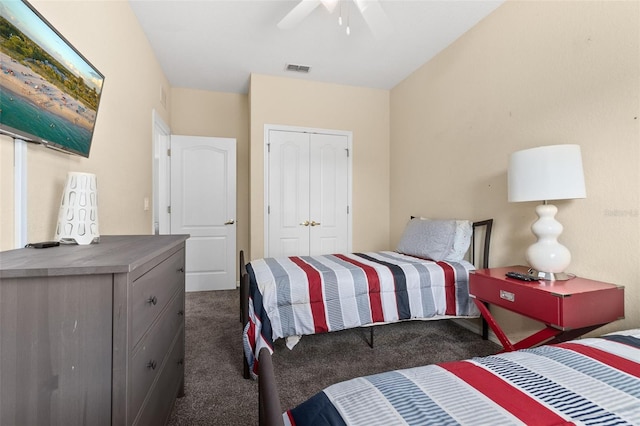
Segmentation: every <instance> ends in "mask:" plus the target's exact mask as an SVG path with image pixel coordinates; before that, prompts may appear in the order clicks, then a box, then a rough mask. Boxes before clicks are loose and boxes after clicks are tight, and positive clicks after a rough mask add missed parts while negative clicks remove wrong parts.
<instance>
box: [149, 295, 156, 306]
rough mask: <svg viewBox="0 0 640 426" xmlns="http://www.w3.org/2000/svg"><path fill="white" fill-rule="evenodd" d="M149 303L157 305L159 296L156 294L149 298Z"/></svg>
mask: <svg viewBox="0 0 640 426" xmlns="http://www.w3.org/2000/svg"><path fill="white" fill-rule="evenodd" d="M147 303H151V304H152V305H154V306H155V305H156V304H157V303H158V298H157V297H155V296H151V297H150V298H148V299H147Z"/></svg>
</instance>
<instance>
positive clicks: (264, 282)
mask: <svg viewBox="0 0 640 426" xmlns="http://www.w3.org/2000/svg"><path fill="white" fill-rule="evenodd" d="M472 269H474V266H473V265H472V264H471V263H469V262H467V261H464V260H463V261H461V262H434V261H431V260H425V259H421V258H417V257H413V256H408V255H404V254H400V253H397V252H391V251H384V252H371V253H352V254H334V255H322V256H296V257H283V258H266V259H258V260H254V261H252V262H250V263H249V264H247V273H248V274H249V279H250V285H249V321H248V323H247V324H246V326H245V328H244V335H243V344H244V352H245V356H246V358H247V362H248V364H249V368H250V370H251V372H252V373H253V374H257V372H258V362H257V354H258V353H259V351H260V349H261V348H263V347H266V348H268V349H269V351H270V352H273V342H274V341H275V340H276V339H278V338H286V337H289V336H300V335H308V334H317V333H325V332H329V331H338V330H344V329H348V328H355V327H361V326H366V325H370V324H376V323H389V322H397V321H402V320H410V319H439V318H447V317H477V316H479V312H478V310H477V308H476V306H475V304H474V303H473V301H472V300H471V299H470V297H469V289H468V280H469V271H470V270H472Z"/></svg>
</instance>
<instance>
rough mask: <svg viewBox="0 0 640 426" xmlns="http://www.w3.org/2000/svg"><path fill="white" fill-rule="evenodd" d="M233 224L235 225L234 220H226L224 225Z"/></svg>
mask: <svg viewBox="0 0 640 426" xmlns="http://www.w3.org/2000/svg"><path fill="white" fill-rule="evenodd" d="M234 223H236V221H235V220H228V221H226V222H225V223H224V224H225V225H233V224H234Z"/></svg>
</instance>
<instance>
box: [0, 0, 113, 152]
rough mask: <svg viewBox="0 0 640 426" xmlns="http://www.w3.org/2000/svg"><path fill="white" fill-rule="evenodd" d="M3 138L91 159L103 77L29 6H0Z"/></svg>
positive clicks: (11, 0) (14, 0)
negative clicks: (24, 141)
mask: <svg viewBox="0 0 640 426" xmlns="http://www.w3.org/2000/svg"><path fill="white" fill-rule="evenodd" d="M0 65H1V67H2V70H1V72H0V133H4V134H7V135H10V136H12V137H14V138H17V139H22V140H26V141H29V142H37V143H41V144H45V145H47V146H49V147H51V148H57V149H59V150H63V151H66V152H70V153H74V154H78V155H81V156H83V157H89V151H90V148H91V140H92V138H93V130H94V127H95V123H96V117H97V113H98V105H99V104H100V97H101V95H102V85H103V83H104V76H103V75H102V74H101V73H100V72H99V71H98V70H97V69H96V68H94V67H93V66H92V65H91V64H90V63H89V61H88V60H87V59H86V58H84V57H83V56H82V55H81V54H80V52H78V51H77V50H76V49H75V48H74V47H73V46H72V45H71V44H70V43H69V42H68V41H67V40H66V39H65V38H64V37H63V36H62V35H61V34H60V33H58V32H57V31H56V30H55V29H54V28H53V27H52V26H51V24H49V23H48V22H47V20H46V19H44V18H43V17H42V16H41V15H40V14H39V13H38V12H37V11H36V10H35V9H34V8H33V6H31V5H30V4H29V3H27V2H25V1H23V0H8V1H5V0H2V2H0Z"/></svg>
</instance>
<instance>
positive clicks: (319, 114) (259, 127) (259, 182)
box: [250, 74, 390, 259]
mask: <svg viewBox="0 0 640 426" xmlns="http://www.w3.org/2000/svg"><path fill="white" fill-rule="evenodd" d="M250 110H251V112H250V114H251V118H250V124H251V142H250V144H251V149H250V164H251V172H250V191H251V194H250V205H251V218H250V220H251V230H250V237H251V249H250V250H251V251H250V258H252V259H255V258H259V257H262V256H263V253H264V217H263V206H264V183H263V182H264V126H265V124H275V125H283V126H299V127H309V128H317V129H333V130H345V131H351V132H353V157H352V167H353V169H352V173H353V206H352V212H353V219H352V223H353V250H354V251H363V250H386V249H388V248H389V228H388V224H389V178H390V175H389V92H388V91H386V90H376V89H367V88H360V87H353V86H342V85H336V84H327V83H318V82H311V81H306V80H299V79H293V78H280V77H271V76H265V75H259V74H252V76H251V89H250Z"/></svg>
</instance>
